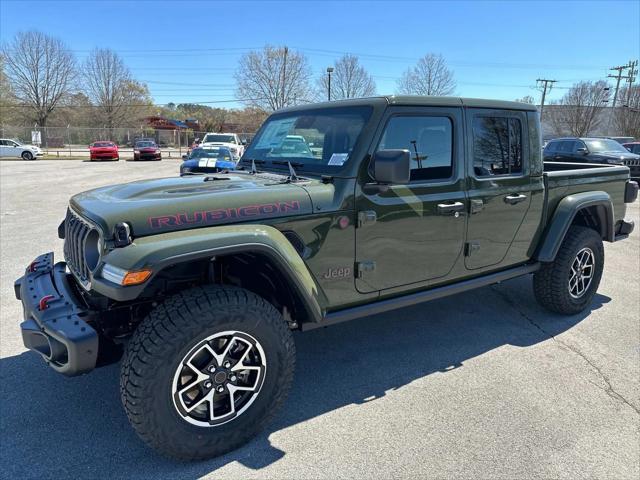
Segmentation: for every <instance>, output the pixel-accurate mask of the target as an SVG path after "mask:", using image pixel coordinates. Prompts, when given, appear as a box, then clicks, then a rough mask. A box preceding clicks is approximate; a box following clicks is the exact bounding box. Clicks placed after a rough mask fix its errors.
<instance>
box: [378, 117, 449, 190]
mask: <svg viewBox="0 0 640 480" xmlns="http://www.w3.org/2000/svg"><path fill="white" fill-rule="evenodd" d="M395 149H400V150H409V152H410V154H411V180H412V181H414V180H415V181H420V180H443V179H447V178H450V177H451V176H452V175H453V126H452V124H451V119H450V118H449V117H432V116H419V115H411V116H409V115H407V116H395V117H392V118H391V119H390V120H389V123H387V126H386V127H385V129H384V133H383V134H382V138H381V139H380V144H379V145H378V150H395Z"/></svg>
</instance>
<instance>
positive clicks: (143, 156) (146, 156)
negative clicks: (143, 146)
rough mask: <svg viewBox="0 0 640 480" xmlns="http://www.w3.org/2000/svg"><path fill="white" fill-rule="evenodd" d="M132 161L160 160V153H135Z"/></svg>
mask: <svg viewBox="0 0 640 480" xmlns="http://www.w3.org/2000/svg"><path fill="white" fill-rule="evenodd" d="M133 159H134V160H162V154H161V153H136V154H134V155H133Z"/></svg>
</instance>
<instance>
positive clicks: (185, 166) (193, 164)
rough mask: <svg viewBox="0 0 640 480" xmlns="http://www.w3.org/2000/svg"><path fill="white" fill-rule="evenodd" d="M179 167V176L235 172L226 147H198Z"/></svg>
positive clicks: (229, 152) (231, 158)
mask: <svg viewBox="0 0 640 480" xmlns="http://www.w3.org/2000/svg"><path fill="white" fill-rule="evenodd" d="M182 158H184V162H182V165H180V176H181V177H182V176H185V175H194V174H201V173H216V172H222V171H224V170H235V168H236V162H235V161H234V159H233V154H232V153H231V150H229V149H228V148H226V147H198V148H194V149H193V150H191V153H190V154H189V156H188V157H187V156H186V155H185V156H183V157H182Z"/></svg>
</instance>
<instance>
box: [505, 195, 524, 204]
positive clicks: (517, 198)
mask: <svg viewBox="0 0 640 480" xmlns="http://www.w3.org/2000/svg"><path fill="white" fill-rule="evenodd" d="M526 199H527V196H526V195H523V194H521V193H518V194H513V193H512V194H511V195H507V196H506V197H504V201H505V203H508V204H509V205H515V204H516V203H520V202H524V201H525V200H526Z"/></svg>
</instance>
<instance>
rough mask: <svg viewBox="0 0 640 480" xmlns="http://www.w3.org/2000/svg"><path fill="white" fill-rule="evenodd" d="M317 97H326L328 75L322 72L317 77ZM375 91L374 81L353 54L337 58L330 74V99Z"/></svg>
mask: <svg viewBox="0 0 640 480" xmlns="http://www.w3.org/2000/svg"><path fill="white" fill-rule="evenodd" d="M317 83H318V95H317V96H318V98H319V99H323V100H324V99H326V98H327V92H328V90H329V77H328V75H326V74H325V73H323V74H322V75H321V76H320V77H319V78H318V82H317ZM375 93H376V82H375V81H374V80H373V77H372V76H371V75H369V73H368V72H367V71H366V70H365V69H364V67H363V66H362V65H360V61H359V60H358V57H356V56H355V55H349V54H347V55H344V56H343V57H342V58H340V59H339V60H337V61H336V62H335V65H334V70H333V73H332V74H331V100H342V99H345V98H359V97H370V96H372V95H375Z"/></svg>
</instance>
